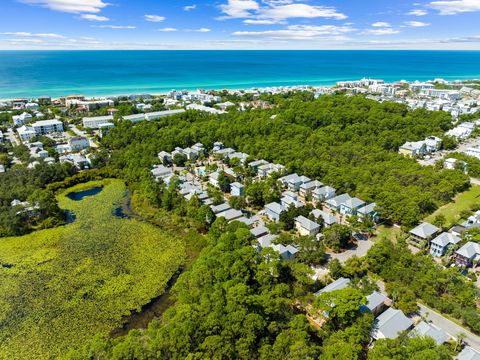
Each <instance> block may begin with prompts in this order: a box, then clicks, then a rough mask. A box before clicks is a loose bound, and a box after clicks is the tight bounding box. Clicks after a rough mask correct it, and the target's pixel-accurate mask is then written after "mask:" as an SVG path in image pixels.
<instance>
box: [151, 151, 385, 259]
mask: <svg viewBox="0 0 480 360" xmlns="http://www.w3.org/2000/svg"><path fill="white" fill-rule="evenodd" d="M206 153H207V152H206V149H205V147H204V145H203V144H200V143H197V144H194V145H193V146H191V147H187V148H180V147H177V148H175V149H174V150H173V151H172V152H171V153H170V152H166V151H161V152H159V153H158V157H159V159H160V160H161V161H162V165H156V166H155V167H154V168H153V169H152V170H151V172H152V175H153V176H154V177H155V179H157V180H159V179H161V180H162V181H163V182H165V183H167V184H169V183H170V180H171V178H172V177H173V176H177V175H175V174H174V170H173V167H172V166H171V165H170V164H171V163H172V161H173V159H174V157H175V156H176V154H181V155H183V156H185V157H186V159H187V160H189V161H192V162H194V161H196V160H197V159H198V158H199V157H200V155H202V154H203V155H206ZM212 154H213V155H214V156H215V158H217V159H218V158H220V159H225V158H228V159H230V160H232V159H238V161H239V162H240V164H242V165H244V166H248V167H250V168H251V169H252V170H253V172H254V173H255V175H256V178H257V181H261V179H263V178H266V177H268V176H270V175H272V174H274V173H283V174H284V173H286V168H285V166H283V165H280V164H274V163H270V162H268V161H266V160H263V159H261V160H254V161H250V162H248V159H249V158H250V156H249V155H248V154H246V153H243V152H238V151H236V150H235V149H232V148H228V147H224V145H223V144H222V143H221V142H215V143H214V146H213V149H212ZM219 164H220V165H219V168H218V169H217V170H216V171H214V172H211V173H209V174H207V170H206V167H205V166H202V164H199V166H196V167H195V168H194V174H192V173H187V174H186V175H178V176H177V178H178V179H179V180H180V185H179V189H178V191H179V193H180V194H181V195H183V196H184V197H185V199H187V200H189V199H191V198H192V197H193V196H197V197H198V199H199V200H200V202H201V203H202V204H204V205H205V204H206V205H210V206H211V209H212V211H213V212H214V214H215V215H216V216H217V217H225V219H226V220H227V221H240V222H243V223H245V224H246V225H247V226H249V227H250V228H251V232H252V234H253V235H254V236H255V238H257V240H258V241H257V242H258V249H259V250H261V249H263V248H265V247H271V248H273V249H274V250H277V251H278V252H279V253H280V255H281V256H282V257H283V258H290V257H293V256H295V254H296V253H297V252H298V249H297V248H295V247H294V246H291V245H290V246H283V245H280V244H275V243H274V239H275V238H276V235H274V234H270V232H269V230H268V229H267V228H266V227H265V226H264V225H265V224H264V222H263V220H262V218H261V215H266V216H267V217H268V218H269V219H270V220H271V221H279V220H280V214H281V213H282V212H284V211H286V210H287V209H288V208H289V207H290V206H295V207H297V208H299V207H303V206H305V205H306V200H304V199H306V198H307V197H311V199H312V200H313V201H315V202H317V203H318V202H321V203H324V204H325V205H326V207H327V208H328V209H329V211H323V210H320V209H314V210H313V211H312V212H311V215H313V218H314V219H319V218H320V217H321V218H322V219H323V223H324V225H325V226H327V227H328V226H330V225H333V224H335V223H339V220H338V218H337V217H336V216H335V213H339V214H343V215H347V216H348V215H357V216H359V217H360V218H362V217H366V216H368V217H370V218H372V219H377V218H378V214H377V213H376V211H375V204H374V203H370V204H367V203H365V202H364V201H362V200H360V199H358V198H356V197H351V196H350V195H348V194H341V195H338V196H337V195H336V190H335V189H334V188H333V187H331V186H328V185H324V184H323V183H322V182H320V181H318V180H313V179H310V178H309V177H307V176H304V175H298V174H296V173H294V174H289V175H285V176H282V177H280V178H279V179H278V181H279V183H280V184H281V185H282V187H283V188H284V190H285V191H284V192H283V194H282V198H281V200H280V202H278V203H277V202H272V203H269V204H266V205H265V208H264V209H263V210H262V211H261V212H259V213H258V214H255V215H254V216H252V217H248V215H246V214H247V212H246V211H241V210H236V209H232V208H231V207H230V206H229V205H228V204H227V203H223V204H220V205H214V204H213V201H212V199H210V198H209V196H208V193H207V191H206V187H205V184H203V183H202V181H201V178H204V177H205V176H207V177H208V183H209V184H211V185H213V186H215V187H219V183H218V180H219V176H220V173H221V172H222V171H223V172H224V173H225V174H227V175H230V176H232V177H236V174H235V172H234V171H233V169H232V168H231V167H229V166H227V165H226V164H225V163H224V162H222V161H220V162H219ZM230 190H231V191H230V194H231V195H232V196H243V195H244V185H243V184H241V183H239V182H233V183H231V184H230ZM302 197H303V199H302ZM330 211H331V212H330ZM295 227H296V229H297V231H298V232H299V233H300V235H304V236H315V235H317V234H318V233H319V231H320V225H319V224H318V223H317V222H316V221H313V220H311V219H309V218H307V217H305V216H298V217H296V218H295Z"/></svg>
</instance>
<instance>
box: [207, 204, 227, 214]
mask: <svg viewBox="0 0 480 360" xmlns="http://www.w3.org/2000/svg"><path fill="white" fill-rule="evenodd" d="M210 209H212V211H213V213H214V214H219V213H221V212H223V211H227V210H229V209H231V208H230V205H228V204H227V203H223V204H220V205H212V206H210Z"/></svg>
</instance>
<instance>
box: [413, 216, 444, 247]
mask: <svg viewBox="0 0 480 360" xmlns="http://www.w3.org/2000/svg"><path fill="white" fill-rule="evenodd" d="M439 231H440V229H439V228H437V227H436V226H434V225H432V224H429V223H426V222H424V223H421V224H420V225H418V226H417V227H415V228H413V229H412V230H410V241H411V242H413V243H414V244H415V245H417V246H422V245H424V244H429V243H430V240H431V239H432V238H433V237H434V236H435V235H437V234H438V232H439Z"/></svg>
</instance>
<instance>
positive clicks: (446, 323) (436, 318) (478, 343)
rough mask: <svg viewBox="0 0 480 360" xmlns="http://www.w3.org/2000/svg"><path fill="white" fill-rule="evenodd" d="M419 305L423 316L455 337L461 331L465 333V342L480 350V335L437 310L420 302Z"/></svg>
mask: <svg viewBox="0 0 480 360" xmlns="http://www.w3.org/2000/svg"><path fill="white" fill-rule="evenodd" d="M418 307H419V308H420V311H419V313H420V315H421V316H423V317H424V318H426V319H428V320H429V321H431V322H432V323H433V324H434V325H436V326H438V327H439V328H441V329H443V330H445V331H446V332H447V333H449V334H450V335H452V336H453V337H456V336H457V335H458V334H459V333H464V334H465V335H466V337H465V342H466V343H467V344H468V345H470V346H471V347H473V348H475V349H476V350H480V336H477V335H475V334H472V333H471V332H469V331H468V330H466V329H464V328H463V327H461V326H460V325H457V324H456V323H454V322H453V321H450V320H448V319H447V318H445V317H444V316H442V315H441V314H439V313H438V312H436V311H435V310H432V309H430V308H428V307H426V306H424V305H421V304H418Z"/></svg>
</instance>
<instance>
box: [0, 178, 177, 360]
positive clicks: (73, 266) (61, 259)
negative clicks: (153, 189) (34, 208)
mask: <svg viewBox="0 0 480 360" xmlns="http://www.w3.org/2000/svg"><path fill="white" fill-rule="evenodd" d="M98 186H102V187H103V190H102V191H101V192H99V193H98V194H96V195H92V196H88V197H84V198H83V199H82V200H79V201H74V200H71V199H70V198H68V197H67V196H66V195H67V194H68V193H70V192H73V191H79V190H86V189H88V188H92V187H98ZM126 194H127V191H126V187H125V185H124V184H123V182H122V181H119V180H104V181H100V182H91V183H87V184H81V185H78V186H75V187H73V188H70V189H68V190H66V191H65V192H63V193H62V194H60V195H58V200H59V204H60V207H62V208H63V209H68V210H70V211H72V212H74V213H75V216H76V220H75V221H74V222H73V223H71V224H68V225H66V226H62V227H58V228H54V229H47V230H41V231H37V232H34V233H32V234H29V235H25V236H21V237H12V238H3V239H0V324H1V325H0V359H52V358H58V357H59V356H60V355H62V354H65V352H66V350H67V349H68V348H69V347H74V348H75V347H79V346H82V345H84V344H86V343H87V342H88V341H90V340H91V339H92V338H93V337H94V336H95V335H97V334H103V335H106V334H108V333H109V332H110V331H111V330H112V329H114V328H116V327H118V326H120V325H121V324H122V318H123V316H125V315H129V314H130V312H131V311H132V310H140V309H141V307H142V305H144V304H146V303H148V302H149V301H150V300H151V299H152V298H154V297H157V296H158V295H161V294H162V293H163V292H164V289H165V286H166V284H167V282H168V280H169V279H170V278H171V276H172V275H173V274H174V273H175V272H176V271H177V270H178V269H179V267H180V266H181V265H182V264H183V263H184V262H185V258H186V251H185V241H184V239H183V238H182V237H181V236H179V235H176V234H172V233H171V232H169V231H163V230H161V229H160V228H158V227H155V226H153V225H151V224H149V223H146V222H142V221H139V220H136V219H128V218H120V217H116V216H115V215H114V211H115V209H116V208H117V207H118V205H119V204H120V203H122V200H124V199H125V196H126Z"/></svg>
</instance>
